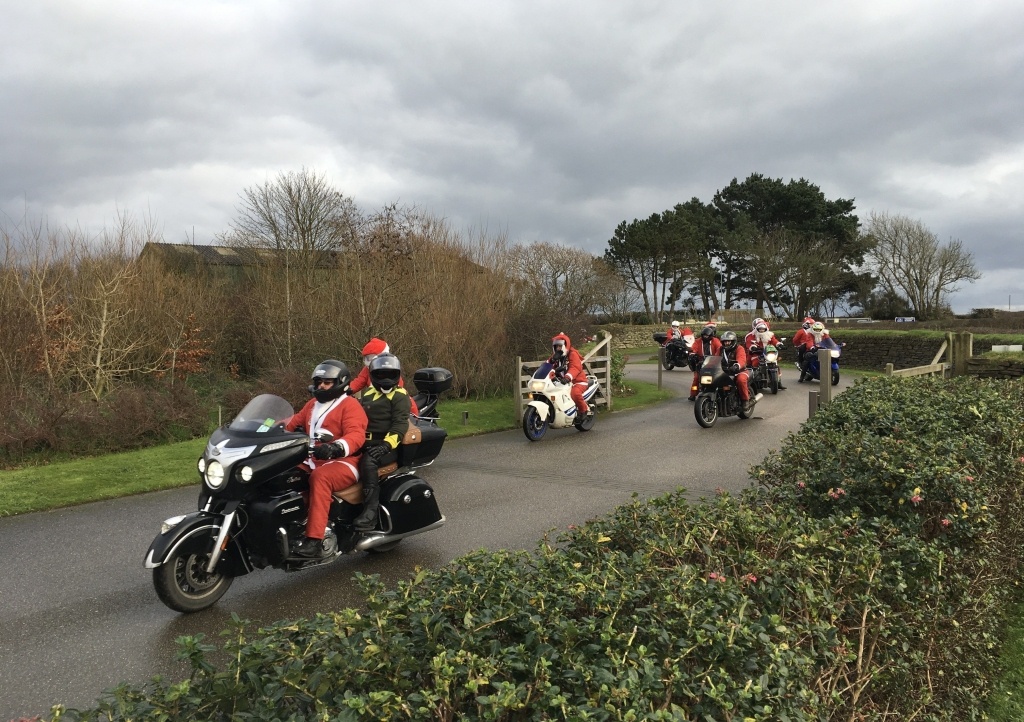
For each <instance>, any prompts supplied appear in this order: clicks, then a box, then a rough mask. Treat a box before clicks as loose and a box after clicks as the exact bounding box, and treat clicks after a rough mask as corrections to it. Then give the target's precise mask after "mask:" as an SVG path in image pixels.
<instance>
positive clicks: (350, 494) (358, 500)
mask: <svg viewBox="0 0 1024 722" xmlns="http://www.w3.org/2000/svg"><path fill="white" fill-rule="evenodd" d="M332 496H334V498H335V499H337V500H338V501H345V502H348V503H349V504H362V503H363V483H362V482H361V481H357V482H356V483H355V484H352V486H346V487H345V488H344V489H338V490H337V491H335V492H334V493H333V494H332Z"/></svg>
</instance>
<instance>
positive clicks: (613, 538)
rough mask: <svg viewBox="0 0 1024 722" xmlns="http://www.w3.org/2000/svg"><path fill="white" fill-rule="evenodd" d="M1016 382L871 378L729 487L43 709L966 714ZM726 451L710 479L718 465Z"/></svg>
mask: <svg viewBox="0 0 1024 722" xmlns="http://www.w3.org/2000/svg"><path fill="white" fill-rule="evenodd" d="M1022 405H1024V394H1022V393H1021V387H1020V385H1019V384H1008V383H1006V382H1003V383H998V382H983V381H978V380H965V381H956V382H942V381H933V380H929V379H891V378H890V379H885V378H880V379H870V380H868V381H866V382H862V383H859V384H858V385H857V386H855V387H854V388H853V389H850V390H848V391H846V392H844V393H843V394H842V395H840V396H839V397H838V398H837V399H836V400H835V401H834V402H833V403H832V404H831V405H830V406H829V407H828V408H827V409H825V410H822V411H820V412H819V413H818V414H816V415H815V417H814V418H813V419H812V420H811V421H809V422H808V423H807V424H805V426H804V428H803V429H802V431H801V433H800V434H797V435H793V436H791V437H790V438H789V439H788V440H787V442H786V443H785V445H784V446H783V448H782V449H781V450H780V451H779V452H778V453H773V454H770V455H769V456H768V458H766V459H765V460H764V461H763V462H762V463H761V464H760V465H759V466H758V467H755V469H754V477H755V478H756V479H758V480H759V481H760V484H759V485H758V486H757V487H755V488H752V489H750V490H749V491H748V492H745V493H744V494H742V495H740V496H739V497H732V496H729V495H726V494H721V495H719V496H718V497H717V498H715V499H713V500H710V501H707V502H706V503H702V504H696V505H691V504H688V503H687V502H686V500H685V498H684V494H683V492H682V490H680V491H678V492H676V493H674V494H670V495H666V496H664V497H660V498H657V499H653V500H650V501H647V502H641V501H639V500H634V501H633V502H632V503H630V504H627V505H624V506H622V507H620V508H618V509H616V510H615V511H614V512H613V513H611V514H610V515H608V516H607V517H605V518H602V519H598V520H594V521H591V522H589V523H587V524H586V525H584V526H582V527H580V528H577V529H571V530H569V531H568V532H567V533H565V534H563V535H560V536H557V537H555V538H551V539H545V540H544V541H543V542H542V543H541V544H540V545H539V546H538V548H537V550H536V552H535V553H526V552H508V551H498V552H478V553H475V554H471V555H468V556H465V557H463V558H461V559H459V560H457V561H455V562H453V563H451V564H449V565H448V566H447V567H445V568H443V569H440V570H437V571H431V572H427V571H421V572H419V573H418V574H417V576H416V577H415V578H414V579H411V580H409V581H407V582H404V583H400V584H399V585H398V586H397V587H396V588H395V589H387V588H385V587H384V586H383V585H382V584H381V583H380V581H379V580H378V579H377V578H376V577H362V576H360V575H357V581H358V583H359V584H360V585H361V588H362V589H363V591H364V593H365V595H366V605H365V608H364V609H362V610H353V609H344V610H339V611H338V612H336V613H333V614H322V615H318V616H316V617H314V618H312V619H302V620H293V621H286V622H280V623H278V624H276V625H273V626H271V627H268V628H264V629H260V630H256V631H255V632H250V631H249V630H248V629H247V628H246V625H245V624H244V622H241V621H239V620H236V624H235V625H234V627H233V628H232V629H230V630H227V632H226V633H225V634H226V638H225V641H224V642H223V644H222V646H221V648H220V649H219V650H217V654H216V657H217V658H218V659H224V660H227V661H226V662H224V663H222V665H221V666H217V665H215V664H213V663H212V662H211V661H210V660H211V659H212V658H213V654H212V653H213V651H214V646H213V645H208V644H206V640H204V639H202V638H201V637H188V638H183V639H182V640H180V643H181V650H182V655H183V656H184V657H185V658H187V659H189V660H190V661H191V665H192V670H193V672H192V675H191V677H190V678H189V679H188V680H184V681H181V682H167V681H163V680H159V679H156V680H154V681H153V682H151V683H150V684H148V685H144V686H141V687H139V686H129V685H125V686H122V687H120V688H117V689H115V690H111V691H110V692H109V693H108V694H107V695H106V696H105V697H104V698H102V699H101V700H100V701H99V703H98V705H97V706H96V707H95V708H93V709H90V710H84V711H78V710H62V709H58V710H57V712H56V714H55V715H54V719H72V720H101V719H102V720H129V719H131V720H139V719H184V718H193V719H203V720H229V719H230V720H235V719H281V720H313V719H329V720H363V719H380V720H398V719H416V720H454V719H480V720H548V719H594V720H640V719H651V720H656V719H665V720H668V719H682V720H702V721H705V720H730V721H737V722H749V721H750V720H758V721H760V720H765V721H767V720H788V721H791V722H795V721H797V720H895V719H899V720H905V719H917V720H950V721H953V720H957V721H959V720H970V719H981V718H983V714H984V713H983V709H984V707H983V705H984V700H985V695H986V693H987V690H988V688H989V684H990V682H991V680H992V678H993V674H994V672H995V660H996V659H997V654H998V640H999V638H1000V631H1001V630H1000V628H999V625H1000V623H1001V620H1002V619H1003V618H1004V613H1005V607H1006V605H1007V604H1008V603H1010V602H1011V601H1012V600H1014V599H1015V598H1018V596H1019V595H1018V594H1017V590H1018V586H1017V584H1018V580H1019V571H1020V566H1019V565H1020V549H1019V546H1020V544H1019V540H1020V538H1021V536H1020V531H1021V530H1020V528H1019V527H1020V524H1021V519H1022V518H1024V515H1022V512H1024V508H1022V507H1024V505H1022V498H1021V489H1022V484H1021V482H1022V481H1024V472H1022V470H1024V450H1022V439H1024V437H1022V434H1021V429H1020V424H1019V420H1020V419H1021V418H1022V414H1021V411H1022ZM743 472H744V469H742V468H737V469H735V473H738V474H739V473H743Z"/></svg>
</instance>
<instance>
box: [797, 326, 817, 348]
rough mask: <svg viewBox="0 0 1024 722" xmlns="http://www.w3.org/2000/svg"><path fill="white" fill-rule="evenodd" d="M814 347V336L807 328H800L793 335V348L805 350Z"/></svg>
mask: <svg viewBox="0 0 1024 722" xmlns="http://www.w3.org/2000/svg"><path fill="white" fill-rule="evenodd" d="M813 345H814V336H813V335H812V334H811V332H810V331H808V330H807V329H806V328H798V329H797V330H796V333H794V334H793V348H796V349H799V348H803V349H804V350H807V349H809V348H810V347H811V346H813Z"/></svg>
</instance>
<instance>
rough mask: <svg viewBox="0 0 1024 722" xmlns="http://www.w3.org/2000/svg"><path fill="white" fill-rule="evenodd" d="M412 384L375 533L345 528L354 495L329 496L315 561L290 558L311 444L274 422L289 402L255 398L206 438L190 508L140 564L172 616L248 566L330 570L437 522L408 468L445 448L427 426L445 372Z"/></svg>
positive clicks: (209, 597) (286, 413) (429, 372)
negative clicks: (412, 405) (345, 558)
mask: <svg viewBox="0 0 1024 722" xmlns="http://www.w3.org/2000/svg"><path fill="white" fill-rule="evenodd" d="M413 378H414V383H415V385H416V389H417V390H418V391H419V392H420V393H419V394H418V395H417V396H416V397H415V398H416V399H417V403H418V406H419V413H418V415H417V416H415V417H411V418H410V428H409V432H408V433H407V434H406V439H405V441H403V443H401V444H399V446H398V461H397V463H396V464H392V465H389V466H386V467H383V468H381V469H380V475H381V481H380V507H379V511H378V517H377V523H376V526H375V527H374V529H373V530H371V531H356V530H355V529H354V528H353V526H352V523H351V522H352V520H354V519H355V517H356V515H357V514H358V513H359V510H360V508H361V505H360V504H358V503H350V502H349V501H346V500H345V497H348V498H349V499H354V498H358V497H359V496H361V495H360V494H359V492H358V490H356V489H354V487H349V488H348V489H343V490H341V491H340V492H337V493H335V495H334V502H333V503H332V504H331V509H330V512H329V516H328V524H327V529H326V533H325V536H324V540H323V546H322V556H320V557H319V558H309V557H302V556H298V555H297V554H295V553H294V551H293V548H294V545H295V543H296V542H298V541H299V540H300V539H302V537H303V536H304V531H305V523H306V512H307V505H306V501H305V499H304V497H303V495H302V492H304V491H307V490H308V489H309V475H308V472H306V471H305V470H304V467H300V466H299V465H300V464H301V463H302V462H303V461H305V460H306V459H307V458H308V456H309V454H310V452H311V450H312V446H313V444H312V443H311V441H310V438H309V436H308V435H307V434H306V433H304V432H292V431H285V430H284V426H283V422H284V421H285V420H287V419H288V418H290V417H291V416H292V414H293V413H294V412H293V409H292V407H291V405H290V404H289V403H288V402H287V401H285V400H284V399H282V398H281V397H279V396H274V395H273V394H262V395H260V396H257V397H256V398H254V399H252V400H251V401H250V402H249V403H248V404H246V406H245V408H244V409H242V411H241V412H240V413H239V414H238V415H237V416H236V417H235V418H234V419H233V420H232V421H231V423H230V424H228V425H227V426H224V427H221V428H219V429H217V430H216V431H214V432H213V435H212V436H211V437H210V440H209V442H208V443H207V445H206V451H205V452H204V453H203V456H202V458H200V459H199V464H198V467H199V476H200V479H201V481H202V488H201V491H200V494H199V510H198V511H195V512H192V513H191V514H184V515H181V516H175V517H172V518H170V519H167V520H166V521H165V522H164V523H163V525H162V526H161V529H160V533H159V534H158V535H157V537H156V538H155V539H154V540H153V543H152V544H151V545H150V547H149V551H148V552H147V553H146V558H145V567H146V568H147V569H152V570H153V586H154V588H155V589H156V593H157V596H158V597H159V598H160V600H161V601H162V602H163V603H164V604H166V605H167V606H168V607H170V608H171V609H174V610H176V611H179V612H197V611H199V610H201V609H206V608H207V607H209V606H211V605H213V604H214V603H216V601H217V600H218V599H220V598H221V597H222V596H223V595H224V593H225V592H226V591H227V590H228V588H229V587H230V586H231V583H232V581H234V578H235V577H237V576H241V575H242V574H248V573H249V572H251V571H254V570H256V569H264V568H266V567H274V568H277V569H283V570H284V571H288V572H294V571H300V570H302V569H309V568H311V567H316V566H321V565H324V564H330V563H331V562H334V561H336V560H337V559H338V557H340V556H341V555H342V554H345V553H347V552H353V551H367V552H385V551H389V550H391V549H393V548H394V547H396V546H397V545H398V544H399V543H400V542H401V541H402V539H404V538H405V537H408V536H412V535H414V534H422V533H423V532H427V531H431V530H433V529H437V528H438V527H440V526H441V525H442V524H444V522H445V518H444V516H443V515H442V514H441V511H440V509H439V508H438V506H437V499H436V498H435V497H434V490H433V489H432V488H431V486H430V484H428V483H427V482H426V481H424V480H423V479H421V478H420V477H418V476H416V474H415V473H414V472H413V470H414V469H417V468H419V467H422V466H426V465H428V464H430V463H432V462H433V461H434V459H436V458H437V455H438V454H439V453H440V452H441V447H442V446H443V445H444V440H445V438H446V437H447V432H446V431H445V430H444V429H443V428H441V427H439V426H438V425H437V423H436V422H437V413H436V408H437V397H438V395H439V394H441V393H442V392H443V391H446V390H447V389H449V388H450V387H451V384H452V374H451V372H450V371H448V370H447V369H442V368H427V369H420V370H419V371H417V372H416V373H415V375H414V377H413ZM328 434H329V432H328ZM317 440H318V441H321V442H323V441H329V440H330V439H325V438H319V437H318V439H317ZM407 442H411V443H407ZM357 486H358V485H357ZM360 489H361V486H360Z"/></svg>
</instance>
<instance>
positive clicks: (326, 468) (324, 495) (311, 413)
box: [284, 359, 367, 557]
mask: <svg viewBox="0 0 1024 722" xmlns="http://www.w3.org/2000/svg"><path fill="white" fill-rule="evenodd" d="M350 378H351V376H350V375H349V372H348V366H347V365H345V363H344V362H343V361H337V360H335V359H327V360H326V361H324V362H322V363H320V364H319V365H318V366H317V367H316V368H315V369H313V383H312V385H311V386H310V387H309V390H310V393H311V394H312V395H313V398H312V399H310V400H309V401H308V402H307V403H306V405H305V406H303V407H302V410H301V411H299V412H298V413H297V414H295V415H294V416H292V417H291V418H290V419H288V420H287V421H285V423H284V428H285V429H286V430H288V431H299V430H301V431H305V432H306V433H307V434H308V435H309V438H310V441H314V440H315V439H316V435H317V434H318V433H320V432H321V431H329V432H331V433H332V434H333V435H334V436H333V438H332V439H331V440H330V441H328V442H323V443H318V444H317V445H316V447H315V448H314V449H313V453H312V454H310V456H309V458H308V459H306V461H304V462H303V465H304V466H305V467H306V468H307V469H309V470H310V473H309V515H308V516H307V518H306V535H305V537H304V538H303V539H302V540H300V541H299V543H298V544H297V545H296V547H295V553H296V554H299V555H300V556H305V557H316V556H320V555H321V554H322V553H323V539H324V532H325V530H326V528H327V515H328V512H329V511H330V508H331V497H332V494H333V492H335V491H341V490H342V489H345V488H347V487H349V486H352V485H353V484H355V483H356V482H357V481H358V480H359V471H358V469H359V452H360V449H361V448H362V446H363V442H365V441H366V425H367V420H366V412H364V411H363V407H362V406H361V405H360V404H359V402H358V401H357V400H356V399H354V398H352V397H351V396H349V394H348V393H347V392H348V390H349V379H350Z"/></svg>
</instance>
